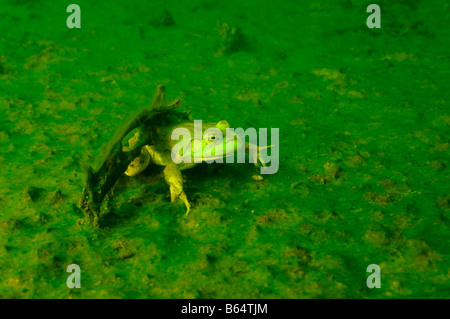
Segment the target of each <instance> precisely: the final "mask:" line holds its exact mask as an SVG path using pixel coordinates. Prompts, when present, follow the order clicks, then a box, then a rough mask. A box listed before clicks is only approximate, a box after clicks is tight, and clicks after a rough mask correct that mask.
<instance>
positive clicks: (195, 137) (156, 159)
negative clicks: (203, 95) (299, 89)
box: [123, 120, 270, 215]
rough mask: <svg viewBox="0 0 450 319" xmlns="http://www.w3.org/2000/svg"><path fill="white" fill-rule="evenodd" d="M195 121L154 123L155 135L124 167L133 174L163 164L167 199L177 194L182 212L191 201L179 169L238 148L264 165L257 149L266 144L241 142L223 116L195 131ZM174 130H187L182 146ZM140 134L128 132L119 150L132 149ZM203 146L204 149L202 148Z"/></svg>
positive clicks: (187, 209)
mask: <svg viewBox="0 0 450 319" xmlns="http://www.w3.org/2000/svg"><path fill="white" fill-rule="evenodd" d="M195 125H196V124H194V123H193V122H186V123H179V124H175V125H169V126H158V127H156V128H155V130H154V132H156V134H154V136H156V138H154V139H153V144H152V145H145V146H144V147H143V148H142V149H141V154H140V155H139V156H138V157H136V158H135V159H134V160H133V161H132V162H131V163H130V165H129V166H128V168H127V170H126V171H125V174H126V175H128V176H135V175H137V174H139V173H141V172H142V171H144V170H145V169H146V168H147V166H148V165H150V164H156V165H160V166H164V167H165V168H164V179H165V180H166V182H167V184H168V185H169V188H170V199H171V201H172V202H174V201H175V200H177V199H178V198H179V199H181V200H182V201H183V203H184V204H185V206H186V215H188V214H189V212H190V209H191V205H190V203H189V201H188V199H187V196H186V194H185V192H184V190H183V176H182V174H181V171H183V170H185V169H189V168H192V167H194V166H196V165H198V164H199V163H201V162H208V163H211V162H214V161H216V162H223V159H224V158H227V157H231V156H234V155H235V153H237V152H238V151H242V152H245V154H247V155H249V156H250V157H253V158H255V159H256V160H255V161H254V162H255V166H259V164H261V165H263V166H266V163H265V162H264V161H263V159H262V158H261V157H260V155H259V154H260V152H259V151H260V150H261V149H266V148H269V147H270V146H266V147H258V146H257V145H255V144H252V143H249V142H245V141H244V140H243V139H242V138H241V137H240V136H239V135H235V134H232V135H230V134H229V131H227V129H230V125H229V124H228V122H227V121H225V120H222V121H219V122H217V123H206V124H205V123H203V124H201V128H200V130H199V129H198V128H197V131H196V127H195ZM197 127H198V126H197ZM177 130H184V132H185V133H188V134H185V136H186V138H187V139H188V140H186V141H184V144H183V145H184V146H185V147H180V148H179V149H177V148H176V146H177V144H178V145H179V144H180V141H179V140H178V139H174V138H173V132H176V131H177ZM196 133H197V134H196ZM141 135H143V132H142V130H141V129H140V128H138V129H135V130H133V131H132V132H130V134H129V135H128V136H127V137H125V138H124V140H123V150H124V151H126V150H128V149H133V147H134V145H135V143H137V142H138V141H139V139H140V136H141ZM207 149H208V152H206V150H207ZM174 150H175V151H174ZM205 153H206V155H205Z"/></svg>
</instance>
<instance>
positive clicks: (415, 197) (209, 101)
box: [0, 0, 450, 298]
mask: <svg viewBox="0 0 450 319" xmlns="http://www.w3.org/2000/svg"><path fill="white" fill-rule="evenodd" d="M370 3H371V2H361V1H356V0H349V1H309V2H303V1H288V0H280V1H254V0H248V1H234V0H230V1H210V0H199V1H182V2H180V1H169V0H168V1H118V0H110V1H97V2H96V3H95V5H93V4H92V1H87V0H79V1H77V4H78V5H79V6H80V8H81V11H82V21H81V23H82V27H81V29H68V28H67V27H66V24H65V23H66V19H67V16H68V13H66V7H67V5H68V3H59V2H58V3H56V2H55V1H17V0H4V1H1V5H0V6H1V8H2V12H3V14H2V18H1V22H0V26H1V32H0V39H1V41H0V44H1V45H0V119H1V120H0V147H1V149H0V164H1V167H2V169H1V174H0V203H1V207H2V209H1V210H0V298H414V297H416V298H417V297H419V298H431V297H433V298H448V297H450V295H449V291H450V273H449V248H448V247H450V240H449V239H450V238H449V226H450V210H449V207H450V205H449V203H450V195H449V192H448V190H449V179H448V178H449V172H448V167H449V163H448V160H449V145H450V141H449V124H450V114H449V106H448V103H449V97H448V92H450V87H449V86H450V84H449V83H450V82H449V81H448V77H449V74H448V70H449V68H450V60H449V56H448V39H449V28H448V25H449V23H450V21H449V19H450V17H449V14H448V4H447V3H446V2H445V1H434V2H433V3H430V2H429V1H424V0H418V1H414V2H413V3H412V2H408V1H395V2H392V1H391V2H388V1H381V2H379V5H380V6H381V8H382V20H381V21H382V22H381V23H382V27H381V29H369V28H367V26H366V19H367V17H368V15H369V14H368V13H367V12H366V8H367V5H369V4H370ZM152 12H153V13H152ZM157 84H164V85H165V86H166V87H167V88H168V92H167V94H168V97H167V99H168V100H169V101H172V100H173V99H175V98H177V97H180V98H181V99H182V102H181V106H180V108H182V109H183V110H186V111H189V110H190V111H191V115H192V117H193V118H194V119H198V120H203V121H205V122H217V121H220V120H227V121H228V122H229V123H230V125H231V127H233V128H238V127H242V128H244V129H246V128H249V127H254V128H272V127H273V128H279V129H280V145H279V152H280V169H279V171H278V172H277V173H276V174H273V175H265V176H263V178H260V177H258V176H259V175H258V174H259V169H258V168H255V167H254V166H253V164H235V165H231V164H211V165H208V164H206V163H205V164H201V165H198V166H196V167H195V168H193V169H191V170H188V171H186V173H185V175H184V176H185V178H186V183H185V191H186V193H187V194H188V196H189V198H190V200H191V203H192V209H191V212H190V214H189V215H188V216H185V210H184V207H183V203H182V202H181V201H177V202H175V203H170V196H169V194H168V191H167V185H166V183H165V182H164V178H163V177H162V174H161V171H160V170H158V169H155V170H149V171H146V172H144V173H142V174H141V175H138V176H136V177H128V176H125V175H121V176H119V178H118V180H117V182H116V184H115V189H114V190H113V192H114V196H111V199H110V200H109V201H107V202H106V203H105V204H104V205H105V206H104V208H103V209H104V215H103V219H102V227H101V229H100V230H99V229H95V228H93V227H91V226H90V225H88V224H87V223H86V222H85V219H84V214H83V212H82V211H81V210H80V209H79V208H78V207H77V203H78V201H79V198H80V195H81V194H82V191H83V186H84V183H85V181H86V173H85V171H84V170H83V167H86V166H89V165H93V166H95V167H97V165H101V162H102V160H103V158H104V155H105V152H106V151H107V148H106V146H107V145H108V142H109V141H110V140H111V139H112V138H113V136H114V133H115V132H116V129H117V128H118V127H120V126H121V125H122V123H124V122H125V121H126V120H127V119H129V118H132V116H133V114H135V113H136V112H137V111H138V110H141V109H142V108H143V107H145V106H148V105H150V103H151V101H152V97H153V94H154V91H155V87H156V85H157ZM70 264H77V265H79V266H80V268H81V272H82V277H81V283H82V286H81V288H80V289H69V288H67V286H66V279H67V276H68V273H67V272H66V269H67V266H68V265H70ZM370 264H378V265H379V266H380V267H381V288H380V289H369V288H368V287H367V285H366V279H367V277H368V275H369V273H367V272H366V269H367V266H368V265H370Z"/></svg>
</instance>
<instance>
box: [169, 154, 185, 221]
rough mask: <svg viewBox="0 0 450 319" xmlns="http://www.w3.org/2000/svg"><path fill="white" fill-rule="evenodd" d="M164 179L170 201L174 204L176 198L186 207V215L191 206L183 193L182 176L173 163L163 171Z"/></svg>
mask: <svg viewBox="0 0 450 319" xmlns="http://www.w3.org/2000/svg"><path fill="white" fill-rule="evenodd" d="M164 179H165V180H166V182H167V184H169V187H170V200H171V201H172V202H174V201H175V200H176V199H177V198H180V199H181V200H182V201H183V203H184V205H186V215H188V214H189V211H190V210H191V204H189V201H188V199H187V196H186V194H185V193H184V191H183V176H182V175H181V171H180V170H179V169H178V167H177V165H176V164H175V163H171V164H169V165H167V166H166V168H165V169H164Z"/></svg>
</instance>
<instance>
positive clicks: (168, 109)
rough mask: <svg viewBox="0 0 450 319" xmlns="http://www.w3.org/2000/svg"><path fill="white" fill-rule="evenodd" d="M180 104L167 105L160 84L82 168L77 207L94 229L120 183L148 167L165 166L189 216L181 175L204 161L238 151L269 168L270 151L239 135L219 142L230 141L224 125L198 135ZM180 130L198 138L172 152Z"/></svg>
mask: <svg viewBox="0 0 450 319" xmlns="http://www.w3.org/2000/svg"><path fill="white" fill-rule="evenodd" d="M180 101H181V99H180V98H178V99H176V100H175V101H173V102H171V103H168V102H167V101H166V99H165V86H164V85H158V87H157V91H156V93H155V96H154V98H153V102H152V104H151V105H150V106H149V107H144V108H143V109H141V110H138V111H137V113H136V114H135V115H134V116H133V117H131V119H130V120H129V121H127V122H125V123H124V124H123V125H122V126H121V127H119V129H118V130H117V131H116V133H115V135H114V136H113V137H112V139H111V140H110V142H109V144H108V146H107V148H106V150H105V152H104V155H103V159H102V161H101V162H100V163H99V165H98V166H97V167H96V168H92V167H91V166H89V165H85V164H82V166H83V168H84V170H85V171H86V173H87V178H86V182H85V185H84V187H83V193H82V196H81V199H80V201H79V203H78V207H79V208H81V209H82V210H83V212H84V214H85V217H86V218H87V219H88V220H89V221H90V222H91V224H92V225H93V226H94V228H99V220H100V216H101V204H102V202H103V201H104V200H110V199H111V197H112V196H113V195H114V185H115V183H116V182H117V180H118V179H119V178H120V177H121V176H122V175H124V174H125V175H128V176H129V177H133V176H135V175H137V174H140V173H142V172H143V171H144V170H145V169H146V168H147V167H148V166H149V165H150V164H155V165H159V166H163V167H164V170H163V175H164V179H165V181H166V183H167V184H168V186H169V190H170V198H171V201H172V202H174V201H176V200H177V199H180V200H181V201H182V202H183V203H184V205H185V207H186V215H188V214H189V212H190V211H191V204H190V203H189V200H188V198H187V196H186V193H185V192H184V189H183V175H182V171H183V170H186V169H189V168H192V167H194V166H196V165H198V164H199V163H201V162H203V161H206V162H208V163H210V162H211V161H219V162H220V160H223V159H224V158H228V157H230V156H234V154H235V153H237V152H239V151H244V152H245V154H247V155H249V156H250V157H251V158H252V159H253V163H254V164H255V165H256V166H260V165H263V166H266V163H265V162H264V161H263V160H262V158H261V157H260V150H262V149H265V148H270V147H272V146H265V147H258V146H257V145H254V144H252V143H250V142H246V141H245V137H244V138H241V137H240V136H239V135H234V136H233V135H232V136H231V137H226V138H220V137H223V136H226V134H227V132H228V129H229V128H230V125H229V123H228V121H226V120H221V121H218V122H211V123H206V124H204V125H202V129H201V134H197V135H196V134H195V133H196V132H198V129H196V127H195V122H196V121H193V119H192V117H191V116H190V114H189V112H185V111H179V109H178V108H179V107H180ZM177 129H179V130H184V131H185V132H188V133H189V136H192V134H191V133H194V138H193V139H192V138H189V139H188V138H186V140H184V136H183V141H184V142H185V145H188V146H189V147H186V148H181V149H180V150H179V151H174V149H175V148H174V147H175V146H176V144H177V143H178V142H177V140H176V139H173V138H172V137H173V133H174V132H175V131H177ZM211 132H213V133H211ZM214 132H215V133H214ZM198 136H200V137H198ZM216 138H217V139H216ZM217 144H222V146H223V149H224V150H226V151H225V152H220V153H219V152H210V153H208V152H206V154H207V155H206V156H205V150H206V149H208V148H210V146H211V145H217ZM189 151H190V152H189ZM208 154H210V155H208ZM241 154H242V153H241ZM180 159H182V160H181V161H180Z"/></svg>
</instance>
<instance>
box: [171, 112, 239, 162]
mask: <svg viewBox="0 0 450 319" xmlns="http://www.w3.org/2000/svg"><path fill="white" fill-rule="evenodd" d="M183 127H184V128H186V129H188V130H189V132H190V133H191V137H190V141H189V145H186V144H185V148H184V150H187V149H190V152H191V154H190V156H191V161H192V162H196V163H199V162H202V161H205V162H212V161H214V160H218V159H220V158H226V157H229V156H234V153H235V152H236V151H238V150H239V149H243V148H245V143H244V142H243V141H242V140H241V139H240V138H239V136H237V135H235V134H227V129H229V128H230V124H228V122H227V121H225V120H223V121H220V122H218V123H203V124H201V131H200V126H199V125H197V126H196V123H195V122H194V123H193V124H192V123H188V125H184V126H183ZM200 132H201V133H200ZM179 151H180V153H179V154H180V155H181V156H184V157H185V156H186V155H187V154H181V153H183V150H179ZM184 153H185V152H184ZM185 159H186V158H185Z"/></svg>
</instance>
